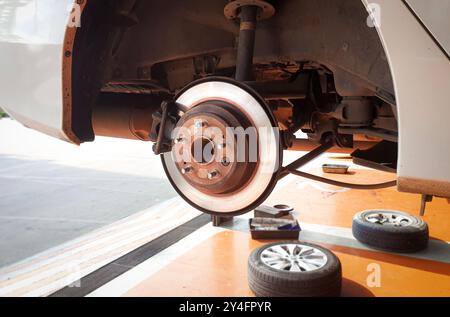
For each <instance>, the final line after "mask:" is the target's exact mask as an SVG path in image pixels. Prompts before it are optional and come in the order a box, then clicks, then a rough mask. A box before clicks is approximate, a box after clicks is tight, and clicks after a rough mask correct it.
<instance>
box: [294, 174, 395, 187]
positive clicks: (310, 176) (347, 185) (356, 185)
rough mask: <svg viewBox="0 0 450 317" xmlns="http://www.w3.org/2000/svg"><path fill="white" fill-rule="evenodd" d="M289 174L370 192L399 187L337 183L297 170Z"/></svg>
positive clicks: (385, 184)
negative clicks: (371, 190)
mask: <svg viewBox="0 0 450 317" xmlns="http://www.w3.org/2000/svg"><path fill="white" fill-rule="evenodd" d="M289 173H291V174H293V175H297V176H300V177H303V178H308V179H311V180H314V181H317V182H321V183H325V184H329V185H333V186H338V187H344V188H350V189H359V190H370V189H382V188H389V187H394V186H396V185H397V181H391V182H387V183H380V184H351V183H344V182H339V181H335V180H332V179H328V178H324V177H320V176H316V175H312V174H308V173H305V172H301V171H297V170H289Z"/></svg>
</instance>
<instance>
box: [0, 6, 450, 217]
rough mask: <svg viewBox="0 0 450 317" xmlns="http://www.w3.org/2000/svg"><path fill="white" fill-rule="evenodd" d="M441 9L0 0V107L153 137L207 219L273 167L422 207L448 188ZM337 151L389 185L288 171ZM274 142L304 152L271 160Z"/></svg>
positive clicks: (79, 131)
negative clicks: (383, 175) (409, 198)
mask: <svg viewBox="0 0 450 317" xmlns="http://www.w3.org/2000/svg"><path fill="white" fill-rule="evenodd" d="M68 8H69V9H68ZM449 14H450V3H449V2H446V1H439V0H431V1H426V2H425V1H420V0H377V1H372V0H339V1H335V0H315V1H309V0H278V1H263V0H234V1H227V0H212V1H211V0H192V1H181V0H166V1H156V0H155V1H153V0H146V1H143V0H111V1H93V0H84V1H76V2H74V3H72V1H70V0H58V1H54V0H24V1H12V0H4V1H1V2H0V57H1V58H0V69H1V70H2V71H1V75H0V104H1V105H2V107H4V109H5V110H6V112H7V113H8V114H9V115H11V116H12V117H13V118H14V119H16V120H17V121H19V122H21V123H23V124H24V125H25V126H27V127H29V128H32V129H36V130H38V131H41V132H44V133H46V134H48V135H51V136H54V137H57V138H59V139H62V140H65V141H68V142H71V143H74V144H77V145H78V144H81V143H84V142H92V141H94V140H95V137H96V136H108V137H115V138H126V139H133V140H141V141H143V142H153V143H154V144H153V147H151V146H149V151H153V152H154V153H155V154H156V155H160V156H161V160H162V164H163V166H164V169H165V171H166V174H167V177H168V179H169V180H170V182H171V183H172V185H173V186H174V188H175V189H176V190H177V191H178V193H179V194H180V195H181V196H182V197H183V198H184V199H185V200H186V201H187V202H189V203H190V204H191V205H193V206H195V207H196V208H198V209H199V210H202V211H203V212H206V213H210V214H213V215H223V216H233V215H238V214H242V213H245V212H248V211H250V210H252V209H254V208H255V207H257V206H259V205H260V204H261V203H262V202H263V201H264V200H265V199H266V198H267V197H268V196H269V195H270V193H271V192H272V190H273V188H274V186H275V184H276V183H277V181H278V180H280V179H281V178H283V177H285V176H287V175H288V174H295V175H298V176H301V177H306V178H311V179H313V180H316V181H321V182H325V183H330V184H334V185H338V186H347V187H350V188H357V189H373V188H382V187H388V186H397V188H398V190H399V191H403V192H412V193H418V194H421V195H423V202H424V203H423V207H424V205H425V203H426V202H427V201H429V200H430V199H432V197H433V196H439V197H450V169H449V168H448V160H449V157H450V145H449V142H448V140H447V139H448V136H449V135H450V128H449V126H448V124H446V118H449V117H450V107H448V103H449V100H450V89H448V88H449V85H450V63H449V52H450V38H449V35H448V34H449V33H448V29H449V28H450V20H449V19H448V15H449ZM298 132H303V134H306V135H307V138H306V139H300V138H297V137H296V135H298ZM337 149H339V150H344V151H347V152H348V153H352V156H353V159H354V162H355V163H357V164H361V165H364V166H366V167H370V168H375V169H380V170H383V171H387V172H391V173H392V175H393V181H391V182H388V183H384V184H352V183H341V182H336V181H333V180H330V179H326V178H323V177H319V176H316V175H310V174H307V173H304V172H301V171H299V169H300V168H301V167H302V166H303V165H304V164H305V163H307V162H309V161H310V160H312V159H314V158H316V157H318V156H319V155H320V154H322V153H324V152H326V151H333V150H337ZM287 150H302V151H308V152H309V153H308V154H307V155H306V156H304V157H303V158H300V159H299V160H298V161H296V162H294V163H292V164H291V165H289V166H285V167H283V166H282V160H283V152H284V151H287ZM422 209H423V210H424V208H422Z"/></svg>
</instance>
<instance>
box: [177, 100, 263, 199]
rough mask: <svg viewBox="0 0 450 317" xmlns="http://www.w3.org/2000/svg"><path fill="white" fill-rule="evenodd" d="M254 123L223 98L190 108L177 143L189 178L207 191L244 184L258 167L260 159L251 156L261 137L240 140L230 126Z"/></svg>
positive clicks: (179, 162)
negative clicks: (252, 147)
mask: <svg viewBox="0 0 450 317" xmlns="http://www.w3.org/2000/svg"><path fill="white" fill-rule="evenodd" d="M250 126H251V124H250V121H249V120H248V118H247V117H246V115H245V114H244V113H243V112H241V111H239V110H236V109H233V107H232V105H231V104H228V103H226V102H223V101H208V102H205V103H203V104H200V105H198V106H196V107H195V108H193V109H192V110H190V111H188V112H187V113H186V114H185V115H184V116H183V117H182V119H181V120H180V122H179V123H178V125H177V130H176V131H177V132H176V135H175V138H174V145H173V153H174V156H175V161H176V164H177V167H178V169H179V171H180V172H181V174H182V175H183V177H184V178H185V180H186V181H187V182H189V183H190V184H191V185H192V186H194V187H195V188H196V189H198V190H199V191H201V192H203V193H206V194H217V195H218V194H229V193H232V192H233V191H234V190H236V189H238V188H241V187H242V186H244V185H245V183H246V182H248V181H249V179H251V177H252V175H253V173H254V170H255V168H256V166H257V163H256V161H257V160H255V161H253V162H252V161H251V160H250V158H249V153H250V151H251V146H257V140H254V142H253V144H251V143H252V142H251V141H249V140H244V142H238V140H237V136H236V135H235V132H236V131H235V130H233V129H230V128H239V127H242V128H243V129H247V128H248V127H250ZM240 151H243V152H240ZM240 153H245V157H241V156H240Z"/></svg>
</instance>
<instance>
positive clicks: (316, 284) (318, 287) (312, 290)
mask: <svg viewBox="0 0 450 317" xmlns="http://www.w3.org/2000/svg"><path fill="white" fill-rule="evenodd" d="M282 244H297V245H303V246H309V247H313V248H316V249H318V250H320V251H321V252H323V253H324V254H325V255H326V256H327V262H326V264H325V265H324V266H323V267H321V268H318V269H316V270H314V271H307V272H290V271H281V270H277V269H274V268H272V267H270V266H268V265H266V264H264V263H263V262H262V260H261V254H262V252H263V251H264V250H267V249H269V248H271V247H273V246H277V245H282ZM248 282H249V286H250V289H251V290H252V291H253V292H254V293H255V295H256V296H258V297H338V296H340V294H341V286H342V269H341V262H340V261H339V259H338V258H337V257H336V255H334V254H333V253H332V252H330V251H329V250H327V249H325V248H322V247H320V246H317V245H314V244H311V243H305V242H298V241H295V242H279V243H272V244H268V245H265V246H263V247H260V248H258V249H256V250H254V251H253V252H252V254H251V255H250V257H249V260H248Z"/></svg>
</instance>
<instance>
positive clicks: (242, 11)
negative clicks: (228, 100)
mask: <svg viewBox="0 0 450 317" xmlns="http://www.w3.org/2000/svg"><path fill="white" fill-rule="evenodd" d="M224 14H225V17H227V18H228V19H230V20H231V19H239V20H240V29H239V43H238V49H237V61H236V80H238V81H252V80H254V78H253V56H254V51H255V38H256V27H257V21H258V20H264V19H268V18H270V17H271V16H273V15H274V14H275V8H274V7H273V6H272V5H271V4H270V3H268V2H266V1H261V0H235V1H231V2H230V3H229V4H228V5H227V6H226V7H225V9H224Z"/></svg>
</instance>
